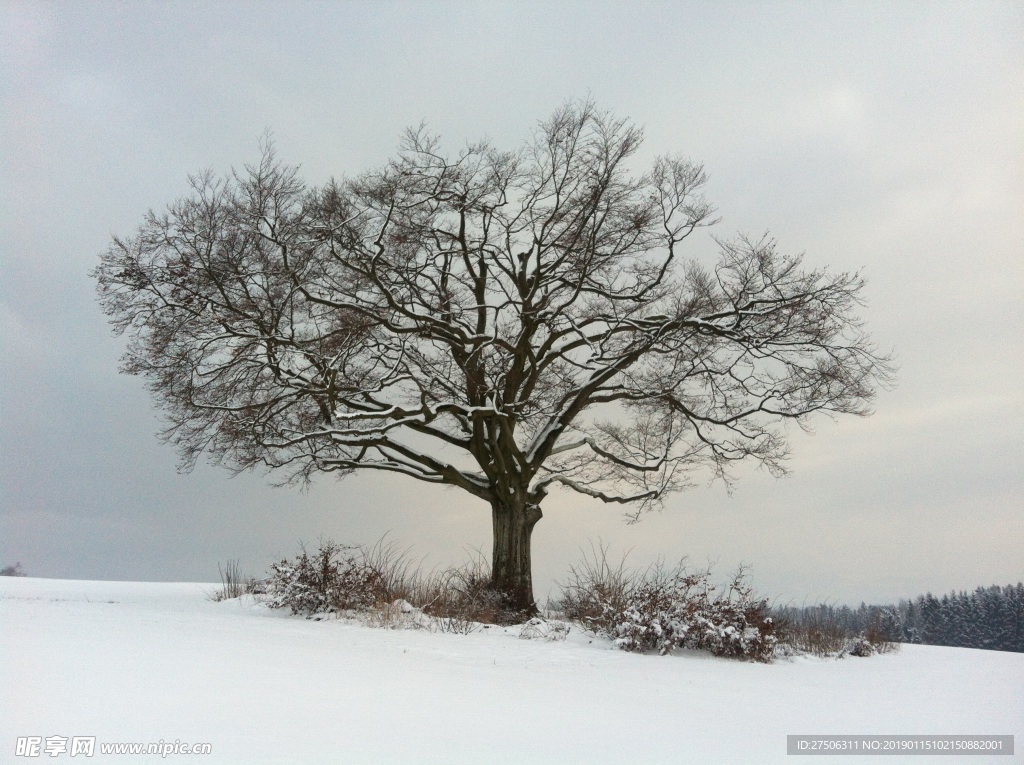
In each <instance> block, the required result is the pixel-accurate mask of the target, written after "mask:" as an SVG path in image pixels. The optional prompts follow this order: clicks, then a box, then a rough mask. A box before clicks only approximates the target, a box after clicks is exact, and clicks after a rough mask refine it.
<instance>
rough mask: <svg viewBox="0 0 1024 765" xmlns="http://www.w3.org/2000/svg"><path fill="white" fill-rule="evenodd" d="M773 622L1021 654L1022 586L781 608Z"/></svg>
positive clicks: (1023, 644) (1023, 634)
mask: <svg viewBox="0 0 1024 765" xmlns="http://www.w3.org/2000/svg"><path fill="white" fill-rule="evenodd" d="M773 612H774V614H775V615H776V616H777V617H781V618H783V619H786V620H788V621H789V622H790V623H793V624H798V625H830V626H834V627H839V628H842V629H844V630H846V632H848V633H849V634H853V635H865V634H871V635H874V636H877V637H880V638H881V639H883V640H889V641H892V642H897V643H920V644H924V645H944V646H953V647H956V648H985V649H988V650H991V651H1014V652H1017V653H1024V583H1021V582H1018V583H1017V584H1016V585H1007V586H1006V587H999V586H996V585H993V586H992V587H979V588H978V589H976V590H975V591H974V592H971V593H967V592H959V593H957V592H951V593H950V594H948V595H943V596H942V597H941V598H936V597H935V596H934V595H932V594H931V593H928V594H927V595H921V596H919V597H918V598H917V599H916V600H901V601H900V602H899V605H888V606H869V605H866V604H864V603H861V605H860V607H859V608H856V609H853V608H850V607H849V606H828V605H818V606H804V607H800V608H797V607H793V606H784V607H776V608H774V609H773Z"/></svg>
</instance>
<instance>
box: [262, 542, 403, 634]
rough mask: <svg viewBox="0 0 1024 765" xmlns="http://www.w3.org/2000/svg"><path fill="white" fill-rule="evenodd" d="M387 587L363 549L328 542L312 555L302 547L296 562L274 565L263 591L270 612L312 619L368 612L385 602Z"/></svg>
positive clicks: (284, 561)
mask: <svg viewBox="0 0 1024 765" xmlns="http://www.w3.org/2000/svg"><path fill="white" fill-rule="evenodd" d="M386 584H387V582H386V580H385V578H384V577H382V576H381V574H380V573H379V572H378V571H377V570H376V569H375V568H374V567H373V566H371V565H370V563H369V562H368V561H367V555H366V552H365V551H364V549H363V548H361V547H354V546H349V545H339V544H337V543H335V542H332V541H330V540H327V541H323V542H321V543H320V546H319V548H318V549H317V551H316V552H315V553H314V554H313V555H310V554H309V553H307V552H306V548H305V547H303V548H302V552H301V553H300V554H299V555H298V557H296V558H295V560H294V561H289V560H287V559H284V560H282V561H280V562H279V563H274V564H273V565H272V566H271V567H270V577H269V578H268V579H267V580H266V582H265V584H264V587H263V589H264V592H265V602H266V603H267V605H269V606H270V607H271V608H290V609H291V611H292V613H293V614H304V615H306V616H313V615H314V614H320V613H332V612H334V613H336V612H339V611H350V610H366V609H369V608H370V607H372V606H374V605H376V604H378V603H381V602H386V601H387V595H388V593H387V587H386Z"/></svg>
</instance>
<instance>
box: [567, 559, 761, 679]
mask: <svg viewBox="0 0 1024 765" xmlns="http://www.w3.org/2000/svg"><path fill="white" fill-rule="evenodd" d="M710 574H711V572H710V570H706V571H701V572H690V571H688V570H687V568H686V566H685V562H680V563H679V564H678V565H676V566H674V567H668V566H665V565H664V564H657V565H654V566H651V567H649V568H648V569H647V570H645V571H642V572H637V571H633V570H630V569H627V568H626V565H625V558H623V560H622V561H621V562H620V563H619V564H618V565H617V566H613V565H611V564H610V563H609V562H608V556H607V548H606V547H603V546H601V547H596V548H592V549H591V555H590V556H586V555H585V556H584V560H583V562H582V563H580V564H578V565H576V566H574V567H573V568H572V569H571V571H570V576H569V580H568V582H567V584H566V585H564V586H563V588H562V590H563V598H562V603H561V607H562V610H563V611H564V612H565V615H566V616H567V617H568V618H570V619H573V620H575V621H578V622H580V623H581V624H583V625H584V626H585V627H587V628H588V629H590V630H592V631H594V632H596V633H597V634H601V635H606V636H608V637H611V638H612V639H614V640H615V642H616V644H617V645H618V646H619V647H620V648H623V649H624V650H627V651H636V652H645V651H657V652H658V653H661V654H666V653H668V652H670V651H672V650H674V649H677V648H693V649H698V650H704V651H709V652H711V653H713V654H715V655H716V656H732V657H737V658H748V659H755V660H757V661H770V660H771V658H772V655H773V653H774V650H775V645H776V643H777V642H778V638H777V636H776V635H775V624H774V621H773V620H772V618H771V616H770V615H769V612H768V605H767V601H766V600H763V599H758V598H756V597H755V596H754V592H753V588H752V587H751V586H750V585H749V584H748V583H747V578H746V570H745V569H744V568H740V569H739V570H738V571H737V572H736V575H735V576H734V577H733V579H732V580H731V582H730V583H729V585H728V586H727V587H725V588H724V589H722V590H721V591H719V589H718V588H717V587H716V586H715V585H713V584H711V583H710V581H709V579H710Z"/></svg>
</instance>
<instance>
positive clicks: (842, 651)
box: [775, 606, 898, 658]
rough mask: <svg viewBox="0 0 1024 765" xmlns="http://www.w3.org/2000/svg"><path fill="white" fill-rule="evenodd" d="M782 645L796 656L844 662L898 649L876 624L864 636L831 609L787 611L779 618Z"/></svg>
mask: <svg viewBox="0 0 1024 765" xmlns="http://www.w3.org/2000/svg"><path fill="white" fill-rule="evenodd" d="M775 617H776V624H777V625H778V628H779V640H780V642H781V643H782V644H783V645H785V646H786V647H788V648H789V649H791V651H792V652H794V653H805V654H811V655H813V656H821V657H834V658H842V657H843V656H873V655H874V654H878V653H889V652H890V651H894V650H896V649H897V648H898V643H895V642H893V641H892V640H891V639H890V638H889V636H888V635H887V634H886V632H885V630H884V629H883V628H882V626H881V622H880V621H878V620H876V622H875V623H873V624H872V625H870V626H869V627H868V628H867V629H866V630H865V631H864V632H863V633H859V634H858V633H857V632H855V631H853V630H851V629H850V628H849V627H847V626H846V625H845V624H844V623H843V622H842V621H841V619H840V618H839V617H837V616H836V615H835V613H834V611H833V610H832V609H831V608H829V607H820V606H812V607H808V608H803V609H799V610H798V609H793V608H783V609H778V610H777V611H776V614H775Z"/></svg>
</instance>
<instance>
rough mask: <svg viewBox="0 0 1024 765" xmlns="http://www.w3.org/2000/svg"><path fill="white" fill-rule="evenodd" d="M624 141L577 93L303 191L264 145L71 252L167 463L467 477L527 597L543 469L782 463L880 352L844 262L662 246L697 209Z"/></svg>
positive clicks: (632, 484) (415, 135)
mask: <svg viewBox="0 0 1024 765" xmlns="http://www.w3.org/2000/svg"><path fill="white" fill-rule="evenodd" d="M641 138H642V135H641V131H640V130H639V129H637V128H636V127H634V126H632V125H631V124H630V123H629V122H628V121H625V120H621V119H616V118H615V117H613V116H611V115H609V114H607V113H603V112H600V111H598V110H597V109H595V107H594V105H593V104H591V103H578V102H574V103H569V104H567V105H565V106H564V107H562V108H561V109H559V110H558V111H557V112H555V113H554V114H553V115H552V116H551V117H550V118H549V119H548V120H546V121H545V122H543V123H541V124H540V126H539V127H538V129H537V131H536V133H535V134H534V136H533V137H532V138H531V139H530V140H528V141H527V142H526V143H525V144H524V145H523V146H522V147H521V148H520V149H518V150H517V151H512V152H503V151H499V150H497V149H495V148H493V147H492V146H491V145H490V144H488V143H479V144H474V145H470V146H467V147H466V148H465V149H463V150H462V151H460V152H458V153H457V154H454V155H452V156H449V155H447V154H445V153H443V152H442V150H441V148H440V146H439V142H438V140H437V139H436V138H434V137H432V136H431V135H429V134H428V133H427V132H426V131H424V130H422V129H419V130H411V131H409V132H408V133H407V134H406V135H405V137H404V139H403V142H402V145H401V149H400V152H399V153H398V155H397V157H396V158H395V159H393V160H392V161H391V162H390V163H389V164H387V166H385V167H384V168H383V169H379V170H375V171H372V172H368V173H366V174H364V175H361V176H359V177H357V178H355V179H354V180H344V181H335V182H331V183H329V184H327V185H325V186H323V187H318V188H308V187H307V186H306V185H304V184H303V182H302V181H301V180H300V179H299V177H298V175H297V171H296V169H295V168H291V167H288V166H285V165H283V164H282V163H280V162H278V161H277V160H276V159H275V156H274V152H273V150H272V148H271V147H269V146H266V147H265V148H264V152H263V156H262V160H261V162H260V163H259V165H257V166H254V167H247V168H246V170H245V171H244V172H241V173H233V174H231V175H229V176H227V177H224V178H217V177H214V176H213V175H211V174H203V175H200V176H198V177H194V178H192V179H191V180H192V192H191V194H190V195H189V196H187V197H185V198H183V199H181V200H179V201H178V202H175V203H174V204H172V205H171V206H170V207H169V208H168V210H167V211H166V212H164V213H163V214H160V215H157V214H154V213H150V214H149V215H148V216H147V218H146V220H145V222H144V223H143V224H142V226H141V227H140V228H139V230H138V232H137V233H136V235H135V236H134V237H132V238H126V239H119V238H115V239H114V240H113V243H112V244H111V246H110V248H109V250H108V252H106V254H104V255H103V257H102V262H101V264H100V265H99V266H98V268H97V269H96V270H95V272H94V275H95V277H96V278H97V280H98V286H99V294H100V297H101V300H102V303H103V305H104V307H105V309H106V312H107V313H108V314H109V315H110V316H111V317H112V322H113V324H114V326H115V328H116V330H117V331H118V332H119V333H122V332H127V333H128V334H129V336H130V344H129V349H128V352H127V355H126V357H125V363H124V369H125V371H127V372H128V373H131V374H140V375H143V376H145V377H146V378H147V379H148V382H149V387H150V389H151V391H152V393H153V395H154V397H155V399H156V401H157V402H158V404H159V406H160V407H161V408H162V410H163V412H164V414H165V415H166V418H167V421H168V427H167V430H166V431H165V432H164V436H165V437H166V439H167V440H169V441H171V442H173V443H175V444H176V445H177V446H178V447H179V449H180V453H181V455H182V459H183V464H184V465H185V466H186V467H191V466H192V465H193V464H194V462H195V460H196V459H197V458H198V457H199V456H200V455H202V454H204V453H205V454H207V455H209V456H210V457H212V458H213V460H214V461H216V462H218V463H221V464H224V465H226V466H229V467H231V468H233V469H235V470H244V469H248V468H253V467H256V466H263V467H266V468H269V469H271V470H273V471H275V472H277V473H278V474H279V475H281V476H282V477H283V478H284V479H286V480H306V479H308V478H309V477H311V476H312V475H314V474H316V473H319V472H335V473H339V474H343V473H347V472H350V471H353V470H356V469H361V470H380V471H387V472H392V473H398V474H401V475H405V476H410V477H412V478H415V479H418V480H421V481H426V482H428V483H436V484H447V485H450V486H457V487H459V488H460V489H462V490H464V491H467V492H469V493H470V494H472V495H474V496H476V497H479V498H480V499H481V500H483V501H484V502H485V503H487V505H489V506H490V509H491V516H492V519H493V528H494V547H493V558H492V570H493V574H492V575H493V587H494V588H495V589H496V590H498V591H500V592H501V593H502V594H503V595H504V596H505V597H506V598H507V602H508V605H509V606H510V607H511V608H514V609H519V610H522V611H530V610H532V609H533V608H534V601H533V587H532V580H531V560H530V537H531V533H532V531H533V528H534V525H535V524H536V523H537V521H539V520H540V518H541V504H542V502H543V500H544V497H545V496H546V495H547V494H548V492H549V490H550V489H551V488H552V486H555V485H557V486H561V487H563V488H564V489H566V490H571V491H574V492H578V493H580V494H583V495H585V496H587V497H593V498H597V499H599V500H602V501H604V502H616V503H623V504H625V505H627V506H629V507H630V508H631V509H632V511H633V514H634V516H637V515H639V514H640V513H641V512H642V511H643V510H645V509H646V508H649V507H651V506H653V505H656V504H657V503H658V502H659V501H660V500H661V499H662V498H663V497H665V495H666V494H668V493H669V492H671V491H674V490H677V489H680V488H682V487H684V486H686V485H688V484H689V482H690V480H691V479H692V477H693V476H694V474H695V472H696V471H708V470H710V471H712V472H713V473H714V474H717V475H718V476H721V477H726V478H727V477H728V474H729V468H730V466H731V463H735V462H739V461H741V460H752V461H755V462H758V463H761V464H762V465H764V466H766V467H767V468H768V469H769V470H771V471H773V472H782V471H783V467H782V460H783V459H784V458H785V456H786V453H787V444H786V440H785V438H784V435H783V432H782V430H783V428H782V423H784V422H785V421H786V420H796V421H797V422H799V423H801V424H802V423H804V422H805V421H806V419H807V418H808V417H809V416H810V415H812V414H814V413H815V412H827V413H845V414H855V415H865V414H867V413H869V411H870V402H871V400H872V398H873V395H874V391H875V389H876V388H877V387H878V385H879V384H880V383H884V382H885V381H886V379H887V378H888V376H889V375H890V372H891V370H890V365H889V363H888V359H887V358H885V357H883V356H881V355H879V354H878V353H877V352H876V351H875V350H874V348H873V346H872V344H871V342H870V341H869V339H868V338H867V336H866V335H865V334H864V332H863V331H862V328H861V324H860V322H859V321H858V318H857V316H856V309H857V307H858V305H859V295H860V292H861V288H862V280H861V279H860V277H859V276H857V275H856V274H846V273H840V274H832V273H828V272H826V271H824V270H808V269H805V268H804V267H803V266H802V264H801V260H800V258H798V257H788V256H785V255H782V254H780V253H779V252H778V250H777V249H776V245H775V243H774V242H773V241H772V240H770V239H767V238H765V239H761V240H756V241H754V240H750V239H745V238H741V239H738V240H736V241H729V242H724V241H720V242H719V246H720V251H721V252H720V257H719V258H718V261H717V263H714V264H709V265H706V266H705V265H701V264H698V263H696V262H690V261H683V260H682V259H681V255H680V246H681V244H682V242H683V240H684V239H686V238H687V237H688V236H690V235H691V234H692V233H693V232H694V231H696V230H697V229H699V228H701V227H704V226H708V225H710V224H711V223H713V222H714V221H713V220H712V218H713V215H714V211H713V208H712V207H711V205H710V204H709V203H708V202H707V201H706V200H705V199H704V197H703V196H702V194H701V189H702V186H703V185H704V183H705V173H704V170H703V168H702V167H701V166H700V165H697V164H694V163H692V162H690V161H687V160H685V159H681V158H678V157H663V158H660V159H657V160H656V161H655V162H654V164H653V167H652V168H651V169H650V170H649V171H648V172H646V173H644V174H636V173H634V172H631V171H630V169H629V168H628V167H627V164H628V161H629V159H630V157H631V156H632V155H634V154H635V152H636V151H637V149H638V147H639V146H640V143H641Z"/></svg>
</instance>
